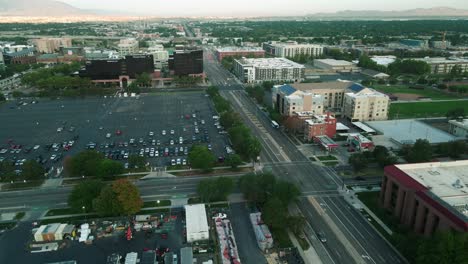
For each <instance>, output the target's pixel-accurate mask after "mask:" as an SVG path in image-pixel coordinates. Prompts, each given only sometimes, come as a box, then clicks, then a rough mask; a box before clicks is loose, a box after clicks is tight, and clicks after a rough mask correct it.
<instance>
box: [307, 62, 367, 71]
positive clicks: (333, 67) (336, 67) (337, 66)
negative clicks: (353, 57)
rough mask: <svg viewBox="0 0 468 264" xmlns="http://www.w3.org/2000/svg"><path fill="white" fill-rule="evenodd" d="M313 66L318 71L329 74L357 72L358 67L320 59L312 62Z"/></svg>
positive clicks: (347, 63) (348, 63) (352, 64)
mask: <svg viewBox="0 0 468 264" xmlns="http://www.w3.org/2000/svg"><path fill="white" fill-rule="evenodd" d="M314 66H315V67H317V68H320V69H324V70H328V71H331V72H359V71H360V69H359V67H358V66H357V65H356V64H354V63H352V62H349V61H345V60H334V59H320V60H314Z"/></svg>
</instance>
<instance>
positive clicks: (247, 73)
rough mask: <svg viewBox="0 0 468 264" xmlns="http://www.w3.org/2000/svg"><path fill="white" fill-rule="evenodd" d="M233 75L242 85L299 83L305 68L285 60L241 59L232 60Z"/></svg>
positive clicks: (302, 78)
mask: <svg viewBox="0 0 468 264" xmlns="http://www.w3.org/2000/svg"><path fill="white" fill-rule="evenodd" d="M234 73H235V74H236V75H237V77H238V78H239V79H240V80H241V81H242V82H244V83H261V82H264V81H274V82H282V81H284V82H300V81H302V80H304V75H305V67H304V66H303V65H301V64H298V63H295V62H293V61H290V60H288V59H285V58H258V59H247V58H242V59H236V60H234Z"/></svg>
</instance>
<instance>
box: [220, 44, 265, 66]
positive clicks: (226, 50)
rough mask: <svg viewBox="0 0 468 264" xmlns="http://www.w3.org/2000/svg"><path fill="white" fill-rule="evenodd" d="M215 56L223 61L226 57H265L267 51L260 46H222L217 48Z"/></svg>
mask: <svg viewBox="0 0 468 264" xmlns="http://www.w3.org/2000/svg"><path fill="white" fill-rule="evenodd" d="M215 56H216V59H218V61H220V62H221V61H222V60H223V59H224V58H226V57H256V58H263V57H265V51H264V50H263V49H262V48H260V47H236V46H234V47H222V48H217V49H216V51H215Z"/></svg>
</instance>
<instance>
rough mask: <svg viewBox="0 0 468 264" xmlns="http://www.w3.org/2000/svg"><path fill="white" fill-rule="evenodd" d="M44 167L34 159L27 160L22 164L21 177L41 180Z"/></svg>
mask: <svg viewBox="0 0 468 264" xmlns="http://www.w3.org/2000/svg"><path fill="white" fill-rule="evenodd" d="M44 173H45V170H44V167H42V165H41V164H39V163H37V161H35V160H28V161H26V162H25V163H24V164H23V166H22V172H21V177H23V179H25V180H27V181H43V180H44V179H45V178H44Z"/></svg>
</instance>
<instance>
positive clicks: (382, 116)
mask: <svg viewBox="0 0 468 264" xmlns="http://www.w3.org/2000/svg"><path fill="white" fill-rule="evenodd" d="M361 87H362V86H361ZM389 106H390V98H389V97H388V96H387V95H386V94H383V93H380V92H378V91H376V90H374V89H370V88H365V87H362V89H360V90H359V89H358V88H357V87H356V88H355V90H354V91H352V92H348V93H345V95H344V103H343V116H345V117H347V118H348V119H350V120H351V121H353V122H354V121H375V120H387V119H388V109H389Z"/></svg>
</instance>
